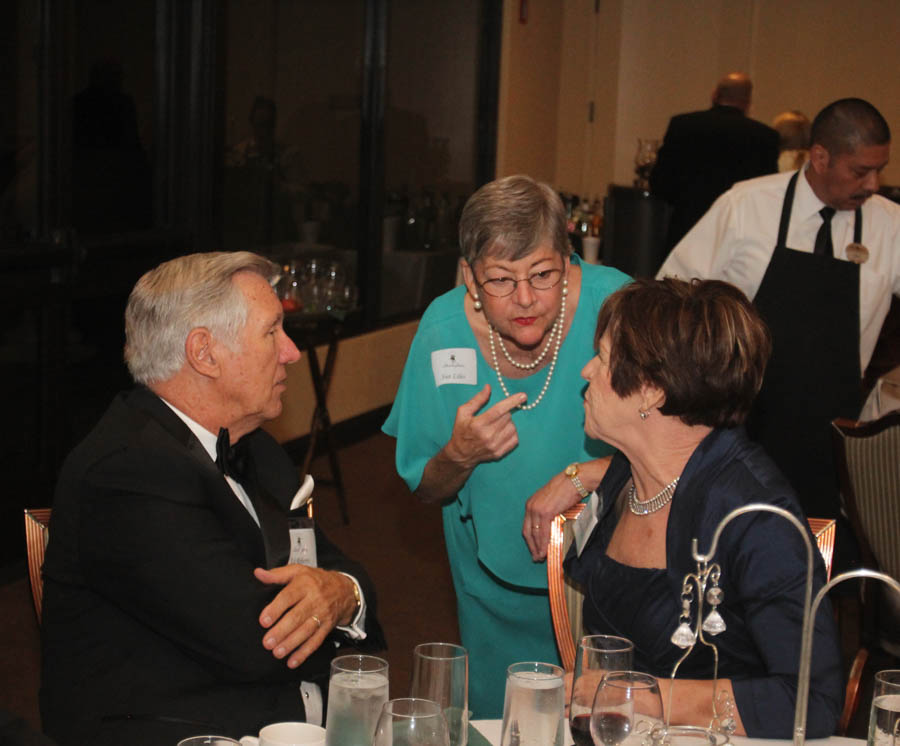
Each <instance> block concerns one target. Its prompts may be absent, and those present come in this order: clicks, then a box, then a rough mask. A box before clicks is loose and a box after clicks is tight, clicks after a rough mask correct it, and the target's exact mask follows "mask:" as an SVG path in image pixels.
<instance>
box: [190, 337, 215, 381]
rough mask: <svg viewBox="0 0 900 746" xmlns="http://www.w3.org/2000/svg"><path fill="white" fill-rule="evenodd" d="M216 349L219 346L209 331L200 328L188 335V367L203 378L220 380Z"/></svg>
mask: <svg viewBox="0 0 900 746" xmlns="http://www.w3.org/2000/svg"><path fill="white" fill-rule="evenodd" d="M216 349H217V345H216V344H215V340H214V339H213V335H212V333H211V332H210V331H209V329H207V328H206V327H204V326H198V327H196V328H195V329H191V331H190V333H188V336H187V339H186V340H185V343H184V356H185V359H186V360H187V363H188V365H190V366H191V368H193V369H194V370H195V371H196V372H197V373H199V374H200V375H201V376H206V377H208V378H218V377H219V374H220V367H219V360H218V359H217V356H216V354H215V350H216Z"/></svg>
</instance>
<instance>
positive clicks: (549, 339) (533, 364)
mask: <svg viewBox="0 0 900 746" xmlns="http://www.w3.org/2000/svg"><path fill="white" fill-rule="evenodd" d="M560 318H561V317H559V316H557V317H556V321H554V322H553V328H552V329H551V330H550V336H549V337H547V344H545V345H544V349H543V350H541V354H540V355H538V356H537V357H536V358H535V359H534V360H532V361H531V362H530V363H518V362H516V361H515V360H513V359H512V355H510V354H509V352H508V351H507V349H506V345H505V344H503V337H501V336H500V335H499V334H498V335H497V341H498V342H500V352H502V353H503V357H505V358H506V359H507V360H508V361H509V362H510V365H514V366H516V367H517V368H518V369H519V370H531V369H533V368H536V367H537V366H538V364H540V362H541V360H543V359H544V356H545V355H546V354H547V350H549V349H550V345H551V344H552V342H553V335H554V334H556V331H557V327H558V326H559V320H560Z"/></svg>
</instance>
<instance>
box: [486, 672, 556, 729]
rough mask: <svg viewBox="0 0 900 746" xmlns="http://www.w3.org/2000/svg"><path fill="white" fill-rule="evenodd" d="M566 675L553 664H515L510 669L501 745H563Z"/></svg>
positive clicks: (507, 673) (507, 679)
mask: <svg viewBox="0 0 900 746" xmlns="http://www.w3.org/2000/svg"><path fill="white" fill-rule="evenodd" d="M563 675H564V672H563V670H562V669H561V668H560V667H559V666H554V665H552V664H550V663H537V662H528V663H513V664H512V665H511V666H510V667H509V668H508V669H507V670H506V700H505V701H504V703H503V729H502V735H501V737H500V743H501V746H563V733H564V726H565V717H564V713H565V706H566V696H565V683H564V681H563Z"/></svg>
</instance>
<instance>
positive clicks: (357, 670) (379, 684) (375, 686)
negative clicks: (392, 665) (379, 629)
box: [325, 655, 388, 746]
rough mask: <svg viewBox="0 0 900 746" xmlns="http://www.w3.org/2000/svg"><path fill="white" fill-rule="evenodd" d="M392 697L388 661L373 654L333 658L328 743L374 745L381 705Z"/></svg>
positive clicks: (327, 728) (327, 723)
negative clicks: (389, 694)
mask: <svg viewBox="0 0 900 746" xmlns="http://www.w3.org/2000/svg"><path fill="white" fill-rule="evenodd" d="M387 701H388V664H387V661H386V660H384V659H383V658H376V657H375V656H372V655H342V656H340V657H339V658H335V659H334V660H333V661H331V679H330V681H329V684H328V720H327V722H326V725H325V744H326V746H371V744H372V736H373V734H374V733H375V725H376V723H377V722H378V717H379V715H380V714H381V708H382V707H383V706H384V703H385V702H387Z"/></svg>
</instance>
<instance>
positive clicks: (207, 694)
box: [40, 387, 383, 744]
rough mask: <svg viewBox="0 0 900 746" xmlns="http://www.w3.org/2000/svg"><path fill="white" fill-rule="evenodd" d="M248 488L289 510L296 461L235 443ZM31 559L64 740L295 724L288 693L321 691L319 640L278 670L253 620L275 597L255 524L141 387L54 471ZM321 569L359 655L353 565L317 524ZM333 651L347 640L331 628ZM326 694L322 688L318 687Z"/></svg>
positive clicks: (48, 695) (58, 733)
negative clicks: (245, 450)
mask: <svg viewBox="0 0 900 746" xmlns="http://www.w3.org/2000/svg"><path fill="white" fill-rule="evenodd" d="M245 437H246V438H248V439H249V445H250V448H251V453H252V461H253V463H254V465H255V467H256V472H257V474H258V475H259V479H260V483H261V486H262V487H263V488H264V489H265V490H266V491H267V492H268V493H269V494H270V495H271V496H272V497H273V498H274V499H275V500H276V501H277V502H278V503H279V505H280V506H281V510H282V512H283V515H284V526H283V528H284V531H285V532H286V531H287V530H288V528H287V507H288V504H289V502H290V500H291V498H292V497H293V495H294V494H295V492H296V490H297V488H298V486H299V478H298V475H297V470H296V468H295V466H294V465H293V464H292V463H291V461H290V459H289V458H288V456H287V454H285V452H284V451H283V450H282V448H281V447H280V446H279V445H278V444H277V443H276V442H275V441H274V440H273V439H272V438H271V437H270V436H269V435H268V434H267V433H265V432H264V431H262V430H257V431H255V432H253V433H251V434H249V435H247V436H245ZM50 537H51V540H50V543H49V546H48V548H47V555H46V562H45V564H44V578H45V580H44V612H43V622H42V648H43V662H42V667H43V671H42V682H41V697H40V699H41V713H42V717H43V722H44V729H45V731H46V732H47V733H48V734H49V735H51V736H53V737H54V738H55V739H56V740H58V741H59V742H60V743H63V744H69V743H71V744H76V743H77V744H84V743H91V744H106V743H109V744H112V743H118V744H122V743H128V744H143V743H147V744H151V743H152V744H156V743H168V744H174V743H176V742H177V741H178V739H179V738H182V737H184V736H186V735H197V734H201V733H208V732H214V733H217V734H221V735H229V736H232V737H240V736H241V735H246V734H250V733H253V734H255V733H257V732H258V730H259V728H260V726H261V725H263V724H265V723H269V722H275V721H279V720H298V719H300V720H302V719H304V710H303V705H302V703H301V695H300V692H299V684H300V682H301V681H313V682H318V683H320V684H322V685H325V684H327V677H328V673H329V664H330V661H331V658H332V657H333V656H334V655H335V649H336V646H335V644H333V642H332V640H331V639H329V640H326V642H325V643H324V644H323V645H322V646H321V647H320V648H319V650H318V651H316V652H315V653H314V654H313V655H312V656H311V657H310V658H309V659H307V661H305V662H304V664H303V665H302V666H300V667H299V668H297V669H295V670H290V669H288V667H287V665H286V662H285V661H284V660H280V661H279V660H276V659H275V658H274V657H273V656H272V654H271V653H270V652H269V651H267V650H265V649H264V648H263V646H262V638H263V634H264V629H263V628H262V627H261V626H260V624H259V621H258V617H259V614H260V612H261V611H262V609H263V607H264V606H265V605H266V604H267V603H269V601H271V599H272V598H273V597H274V596H275V595H276V593H277V592H278V590H279V588H276V587H270V586H265V585H263V584H262V583H260V582H258V581H257V580H256V579H255V578H254V577H253V569H254V568H255V567H260V566H267V564H266V550H265V544H264V541H263V536H262V532H261V530H260V528H259V527H258V526H257V525H256V523H255V522H254V521H253V519H252V517H251V516H250V514H249V513H248V512H247V510H246V509H245V508H244V506H243V505H242V504H241V503H240V501H239V500H238V499H237V498H236V497H235V495H234V493H233V491H232V490H231V488H230V487H229V485H228V483H227V482H226V481H225V479H224V477H223V476H222V475H221V474H220V472H219V471H218V469H217V467H216V465H215V464H214V462H213V461H212V460H211V459H210V458H209V455H208V454H207V453H206V451H205V450H204V449H203V447H202V445H201V444H200V442H199V441H198V440H197V439H196V438H195V437H194V435H193V434H192V433H191V432H190V430H189V429H188V428H187V426H186V425H185V424H184V423H183V422H182V421H181V420H180V419H179V418H178V417H177V416H176V415H175V414H174V413H173V412H172V411H171V410H170V409H169V408H168V407H167V406H166V404H165V403H164V402H162V401H161V400H160V399H159V398H158V397H157V396H156V395H155V394H153V393H152V392H150V391H149V390H147V389H145V388H143V387H139V388H137V389H135V390H134V391H132V392H130V393H127V394H123V395H120V396H119V397H117V398H116V399H115V400H114V401H113V403H112V405H111V406H110V408H109V409H108V410H107V412H106V414H105V415H104V416H103V418H102V419H101V420H100V422H99V423H98V424H97V426H96V427H95V428H94V429H93V431H92V432H91V433H90V434H89V435H88V437H87V438H86V439H85V440H84V441H83V442H82V443H81V444H80V445H79V446H78V447H77V448H76V449H75V450H74V451H73V452H72V453H71V454H70V455H69V457H68V459H67V460H66V462H65V464H64V465H63V468H62V472H61V474H60V478H59V483H58V485H57V490H56V496H55V498H54V502H53V516H52V522H51V526H50ZM316 538H317V547H318V564H319V567H323V568H327V569H335V570H343V571H345V572H348V573H350V574H352V575H353V576H354V577H355V578H357V579H358V580H359V582H360V584H361V585H362V587H363V591H364V592H365V596H366V602H367V614H366V628H367V629H366V631H367V633H368V639H367V640H366V643H367V645H366V646H367V647H370V648H377V647H382V646H383V636H382V634H381V631H380V628H379V627H378V623H377V621H376V618H375V594H374V590H373V588H372V585H371V583H370V582H369V579H368V577H367V575H366V574H365V572H364V570H363V569H362V568H361V567H360V566H359V565H358V564H356V563H354V562H352V561H351V560H349V559H348V558H347V557H345V556H344V555H343V554H342V553H341V552H340V551H339V550H338V549H337V548H336V547H335V546H334V545H333V544H331V543H330V542H329V541H328V539H327V538H326V537H325V536H324V535H323V534H322V532H321V531H320V530H319V529H316ZM332 638H333V640H334V641H335V642H342V641H344V640H345V638H344V635H343V634H342V633H340V632H339V631H335V632H334V633H333V635H332ZM325 691H327V690H326V689H325V686H323V692H325Z"/></svg>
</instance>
